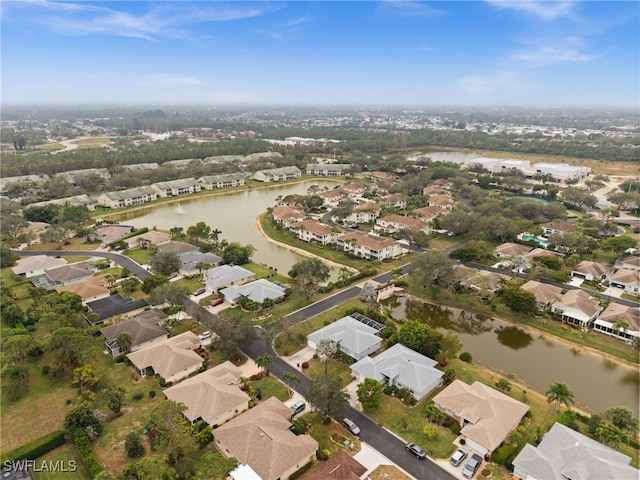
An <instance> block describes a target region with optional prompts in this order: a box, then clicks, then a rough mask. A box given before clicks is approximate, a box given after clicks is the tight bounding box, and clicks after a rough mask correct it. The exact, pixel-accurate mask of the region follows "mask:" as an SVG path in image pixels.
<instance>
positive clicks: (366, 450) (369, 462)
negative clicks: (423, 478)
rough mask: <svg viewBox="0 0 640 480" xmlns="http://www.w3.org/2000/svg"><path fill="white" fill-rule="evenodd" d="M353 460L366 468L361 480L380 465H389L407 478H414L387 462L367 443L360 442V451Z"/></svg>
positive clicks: (386, 459) (389, 461)
mask: <svg viewBox="0 0 640 480" xmlns="http://www.w3.org/2000/svg"><path fill="white" fill-rule="evenodd" d="M353 458H354V459H356V460H357V461H358V462H360V463H361V464H362V465H364V466H365V467H366V468H367V472H366V473H365V475H363V477H362V478H369V477H368V475H370V474H371V472H373V471H374V470H375V469H376V468H378V467H379V466H380V465H391V466H394V467H396V468H397V469H398V470H400V471H401V472H402V473H404V474H405V475H407V476H408V477H409V478H414V479H415V477H414V476H412V475H409V474H408V473H407V472H405V471H404V470H402V468H400V467H399V466H398V465H396V464H395V463H393V462H392V461H391V460H389V459H388V458H387V457H385V456H384V455H383V454H381V453H380V452H379V451H377V450H376V449H375V448H373V447H372V446H370V445H368V444H367V443H364V442H360V451H359V452H358V453H356V454H355V455H354V456H353Z"/></svg>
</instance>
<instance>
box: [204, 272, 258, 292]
mask: <svg viewBox="0 0 640 480" xmlns="http://www.w3.org/2000/svg"><path fill="white" fill-rule="evenodd" d="M205 278H206V281H205V287H206V288H207V290H208V291H210V292H211V293H218V291H219V290H220V289H221V288H225V287H231V286H233V285H242V284H243V283H246V282H249V281H251V280H254V279H255V274H254V273H253V272H251V271H249V270H247V269H246V268H242V267H241V266H239V265H220V266H219V267H214V268H210V269H209V270H207V272H206V274H205Z"/></svg>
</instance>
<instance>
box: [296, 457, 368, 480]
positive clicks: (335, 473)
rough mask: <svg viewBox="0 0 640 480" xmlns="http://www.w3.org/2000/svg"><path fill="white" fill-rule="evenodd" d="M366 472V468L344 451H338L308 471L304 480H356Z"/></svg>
mask: <svg viewBox="0 0 640 480" xmlns="http://www.w3.org/2000/svg"><path fill="white" fill-rule="evenodd" d="M366 471H367V467H365V466H364V465H362V464H361V463H360V462H358V461H357V460H356V459H355V458H353V457H352V456H351V455H349V454H348V453H346V452H345V451H344V450H338V451H337V452H336V453H334V454H333V455H331V456H330V457H329V459H328V460H327V461H325V462H320V463H319V464H318V465H317V466H316V467H314V468H313V469H312V470H311V471H309V473H308V474H307V475H305V477H304V480H358V479H359V478H361V477H362V476H363V475H364V474H365V473H366Z"/></svg>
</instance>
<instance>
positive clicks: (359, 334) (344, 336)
mask: <svg viewBox="0 0 640 480" xmlns="http://www.w3.org/2000/svg"><path fill="white" fill-rule="evenodd" d="M374 324H375V322H374ZM379 333H380V330H379V329H377V328H374V326H369V325H366V324H365V323H362V322H360V321H358V320H357V319H355V318H354V317H351V316H346V317H343V318H341V319H340V320H337V321H335V322H333V323H330V324H329V325H327V326H325V327H323V328H321V329H320V330H316V331H315V332H313V333H310V334H309V335H307V345H309V347H311V348H313V349H316V348H318V344H319V343H320V342H321V341H322V340H332V341H334V342H336V343H337V344H338V348H339V349H340V350H341V351H343V352H344V353H346V354H347V355H349V356H350V357H352V358H355V359H356V360H360V359H362V358H364V357H366V356H367V355H371V354H372V353H374V352H376V351H378V350H379V349H380V347H381V346H382V338H381V337H380V336H379Z"/></svg>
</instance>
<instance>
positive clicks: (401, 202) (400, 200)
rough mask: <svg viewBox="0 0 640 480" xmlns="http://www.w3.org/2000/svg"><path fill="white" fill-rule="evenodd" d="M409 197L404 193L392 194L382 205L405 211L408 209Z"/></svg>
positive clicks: (383, 200) (385, 198)
mask: <svg viewBox="0 0 640 480" xmlns="http://www.w3.org/2000/svg"><path fill="white" fill-rule="evenodd" d="M408 198H409V197H407V196H406V195H405V194H404V193H392V194H391V195H387V196H386V197H384V199H382V204H383V205H384V206H386V207H391V208H398V209H400V210H404V209H405V208H407V199H408Z"/></svg>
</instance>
